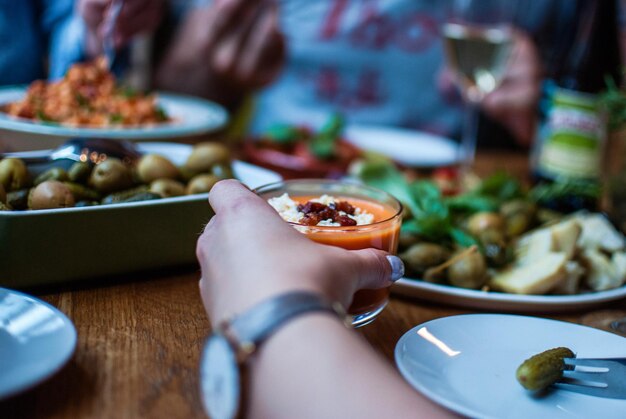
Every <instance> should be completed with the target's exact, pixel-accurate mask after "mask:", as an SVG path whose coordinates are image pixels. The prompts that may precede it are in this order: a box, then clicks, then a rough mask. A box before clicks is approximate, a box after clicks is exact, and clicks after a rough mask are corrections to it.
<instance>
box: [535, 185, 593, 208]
mask: <svg viewBox="0 0 626 419" xmlns="http://www.w3.org/2000/svg"><path fill="white" fill-rule="evenodd" d="M601 193H602V188H601V186H600V185H599V184H596V183H592V182H582V181H577V182H576V181H556V182H551V183H539V184H537V185H535V187H534V188H532V189H531V191H530V193H529V196H530V198H531V199H532V200H534V201H535V202H538V203H542V202H550V201H556V200H559V199H562V198H564V197H567V196H580V197H583V198H589V199H598V198H599V197H600V195H601Z"/></svg>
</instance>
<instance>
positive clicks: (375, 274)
mask: <svg viewBox="0 0 626 419" xmlns="http://www.w3.org/2000/svg"><path fill="white" fill-rule="evenodd" d="M350 253H352V254H353V255H354V256H356V257H355V261H356V272H357V279H358V282H357V288H358V289H363V288H367V289H375V288H384V287H388V286H390V285H391V284H393V283H394V282H396V281H397V280H398V279H400V278H402V276H404V264H403V263H402V260H401V259H400V258H399V257H397V256H394V255H390V254H389V253H387V252H385V251H382V250H378V249H363V250H352V251H351V252H350Z"/></svg>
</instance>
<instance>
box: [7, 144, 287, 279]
mask: <svg viewBox="0 0 626 419" xmlns="http://www.w3.org/2000/svg"><path fill="white" fill-rule="evenodd" d="M138 148H139V150H140V151H143V152H145V153H148V152H149V153H158V154H162V155H165V156H167V157H168V158H169V159H170V160H171V161H172V162H174V163H175V164H177V165H179V164H182V163H183V162H184V161H185V159H186V157H187V156H188V155H189V154H190V152H191V148H192V147H191V146H189V145H185V144H173V143H139V144H138ZM233 171H234V173H235V177H237V178H238V179H240V180H241V181H242V182H243V183H245V184H246V185H248V186H249V187H251V188H256V187H258V186H261V185H263V184H266V183H272V182H277V181H279V180H281V177H280V176H279V175H278V174H276V173H274V172H272V171H269V170H267V169H263V168H260V167H257V166H253V165H251V164H248V163H244V162H240V161H235V162H234V163H233ZM207 197H208V194H198V195H189V196H182V197H176V198H166V199H159V200H154V201H146V202H134V203H127V204H117V205H101V206H93V207H83V208H64V209H54V210H38V211H13V212H11V211H3V212H0V285H2V286H7V287H11V288H24V287H29V286H34V285H43V284H52V283H59V282H67V281H75V280H83V279H87V278H94V277H107V276H110V275H119V274H126V273H132V272H138V271H145V270H154V269H160V268H166V267H172V266H177V265H184V264H192V263H195V260H196V259H195V244H196V240H197V238H198V235H199V234H200V232H201V231H202V228H203V226H204V225H205V224H206V223H207V222H208V220H209V219H210V218H211V216H212V215H213V211H212V210H211V207H210V206H209V203H208V200H207Z"/></svg>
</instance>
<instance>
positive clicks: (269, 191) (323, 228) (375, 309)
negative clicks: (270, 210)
mask: <svg viewBox="0 0 626 419" xmlns="http://www.w3.org/2000/svg"><path fill="white" fill-rule="evenodd" d="M255 192H256V193H257V194H258V195H260V196H261V197H263V198H264V199H266V200H268V201H269V202H270V204H271V205H272V206H274V208H275V209H277V211H278V212H279V213H280V214H281V216H282V217H283V219H285V220H286V221H287V222H289V223H290V224H292V225H293V226H294V227H295V228H296V229H297V230H298V231H300V232H301V233H303V234H306V235H307V237H308V238H310V239H311V240H313V241H316V242H318V243H322V244H327V245H331V246H337V247H341V248H344V249H348V250H358V249H366V248H376V249H381V250H384V251H387V252H389V253H394V254H395V253H396V251H397V248H398V239H399V235H400V224H401V221H402V216H401V214H402V205H401V204H400V202H399V201H398V200H396V199H395V198H393V197H392V196H391V195H389V194H387V193H386V192H384V191H381V190H378V189H375V188H370V187H367V186H363V185H358V184H354V183H347V182H340V181H332V180H322V179H297V180H288V181H284V182H278V183H273V184H269V185H265V186H262V187H260V188H257V189H256V190H255ZM388 297H389V289H388V288H383V289H365V290H360V291H358V292H357V293H356V294H355V295H354V298H353V300H352V304H351V306H350V307H349V308H348V314H351V315H352V316H353V322H352V324H353V325H354V326H355V327H358V326H362V325H365V324H367V323H369V322H371V321H372V320H374V319H375V318H376V316H377V315H378V314H379V313H380V312H381V311H382V309H383V308H384V307H385V305H386V304H387V300H388Z"/></svg>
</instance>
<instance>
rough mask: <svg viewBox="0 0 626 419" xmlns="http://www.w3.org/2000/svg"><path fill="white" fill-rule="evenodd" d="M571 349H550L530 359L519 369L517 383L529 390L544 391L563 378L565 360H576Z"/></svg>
mask: <svg viewBox="0 0 626 419" xmlns="http://www.w3.org/2000/svg"><path fill="white" fill-rule="evenodd" d="M575 357H576V355H575V354H574V352H572V350H571V349H569V348H564V347H559V348H554V349H549V350H547V351H545V352H541V353H540V354H537V355H533V356H532V357H530V358H528V359H527V360H526V361H524V362H523V363H522V365H520V366H519V367H518V368H517V372H516V374H515V375H516V377H517V381H519V383H520V384H521V385H522V386H523V387H524V388H525V389H527V390H533V391H535V390H542V389H544V388H547V387H549V386H551V385H552V384H554V383H555V382H557V381H558V380H560V379H561V378H563V370H564V369H566V365H565V362H564V361H563V359H564V358H575Z"/></svg>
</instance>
